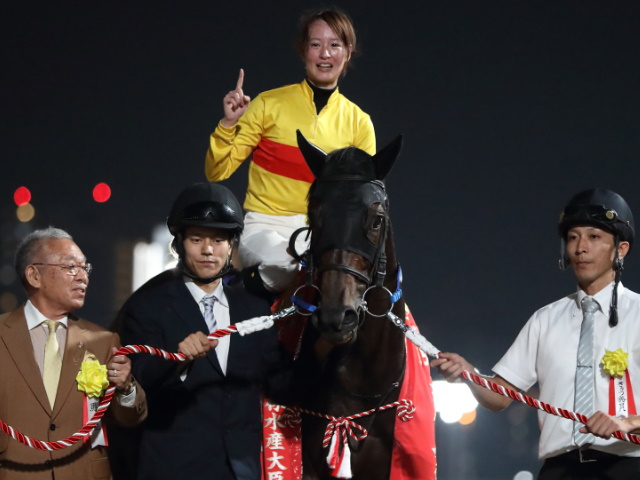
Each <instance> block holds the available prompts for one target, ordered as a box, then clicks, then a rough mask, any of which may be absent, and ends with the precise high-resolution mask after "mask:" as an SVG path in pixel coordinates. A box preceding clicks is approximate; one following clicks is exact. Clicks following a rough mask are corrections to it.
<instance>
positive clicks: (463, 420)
mask: <svg viewBox="0 0 640 480" xmlns="http://www.w3.org/2000/svg"><path fill="white" fill-rule="evenodd" d="M475 420H476V410H475V409H473V410H471V411H470V412H464V413H463V414H462V416H461V417H460V420H458V423H460V424H461V425H470V424H472V423H473V422H475Z"/></svg>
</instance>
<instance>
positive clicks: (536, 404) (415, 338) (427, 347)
mask: <svg viewBox="0 0 640 480" xmlns="http://www.w3.org/2000/svg"><path fill="white" fill-rule="evenodd" d="M387 317H388V318H389V320H391V322H392V323H393V324H394V325H395V326H397V327H398V328H400V330H402V331H403V332H404V334H405V336H406V337H407V338H408V339H409V340H411V341H412V342H413V343H414V344H415V345H416V346H417V347H419V348H420V350H422V351H423V352H424V353H426V354H427V355H429V356H430V357H434V358H438V356H439V353H440V352H441V350H438V349H437V348H436V347H435V346H433V344H432V343H431V342H429V341H428V340H427V339H426V338H425V337H424V336H423V335H421V334H420V333H418V332H417V331H415V330H411V329H410V328H409V327H407V326H406V325H405V324H404V321H402V320H401V319H400V318H399V317H397V316H396V315H394V314H392V313H388V314H387ZM461 375H462V376H463V377H464V378H466V379H467V380H470V381H472V382H473V383H475V384H476V385H480V386H481V387H484V388H486V389H488V390H491V391H493V392H495V393H498V394H500V395H502V396H503V397H509V398H510V399H512V400H516V401H517V402H520V403H524V404H525V405H529V406H530V407H533V408H537V409H539V410H542V411H543V412H546V413H549V414H551V415H556V416H558V417H564V418H567V419H569V420H573V421H575V422H580V423H582V424H586V423H587V420H589V417H587V416H585V415H582V414H581V413H575V412H572V411H570V410H565V409H564V408H556V407H554V406H552V405H549V404H547V403H544V402H541V401H540V400H536V399H535V398H533V397H530V396H528V395H525V394H523V393H519V392H516V391H514V390H511V389H508V388H505V387H503V386H502V385H498V384H497V383H494V382H492V381H490V380H487V379H486V378H483V377H481V376H479V375H476V374H474V373H471V372H469V371H468V370H463V371H462V374H461ZM612 435H613V436H614V437H616V438H617V439H618V440H623V441H625V442H631V443H635V444H638V445H640V436H638V435H634V434H632V433H623V432H621V431H619V430H618V431H615V432H613V434H612Z"/></svg>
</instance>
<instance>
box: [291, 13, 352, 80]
mask: <svg viewBox="0 0 640 480" xmlns="http://www.w3.org/2000/svg"><path fill="white" fill-rule="evenodd" d="M318 20H322V21H324V22H326V23H327V25H329V28H331V30H333V31H334V32H335V33H336V34H337V35H338V37H340V40H342V42H343V43H344V44H345V45H346V46H347V47H348V48H349V53H350V54H351V55H350V58H349V59H348V60H347V62H346V63H345V64H344V68H343V69H342V75H344V74H345V73H346V72H347V67H348V66H349V63H350V62H351V57H353V56H354V55H357V54H358V53H359V52H358V49H357V44H356V31H355V28H354V27H353V22H352V21H351V18H349V15H347V14H346V13H345V12H343V11H341V10H338V9H327V10H316V11H314V12H311V13H308V14H305V15H303V16H302V17H301V18H300V28H299V30H298V35H297V36H296V50H297V52H298V55H300V58H302V59H303V60H304V59H305V57H306V53H307V48H308V46H309V29H310V28H311V25H312V24H313V22H316V21H318Z"/></svg>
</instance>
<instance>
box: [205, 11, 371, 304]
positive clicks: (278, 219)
mask: <svg viewBox="0 0 640 480" xmlns="http://www.w3.org/2000/svg"><path fill="white" fill-rule="evenodd" d="M296 47H297V51H298V54H299V55H300V57H301V59H302V60H303V61H304V63H305V69H306V78H305V79H304V80H303V81H302V82H301V83H297V84H293V85H287V86H284V87H281V88H277V89H275V90H269V91H266V92H263V93H261V94H260V95H258V96H257V97H256V98H255V99H254V100H253V101H251V100H250V98H249V97H248V96H247V95H245V94H244V91H243V82H244V71H243V70H242V69H241V70H240V74H239V76H238V82H237V84H236V88H235V89H234V90H232V91H230V92H229V93H228V94H227V95H225V97H224V99H223V106H224V118H223V119H222V120H220V122H219V124H218V126H217V127H216V129H215V131H214V132H213V133H212V134H211V138H210V146H209V150H208V152H207V156H206V160H205V172H206V175H207V178H208V179H209V180H210V181H213V182H217V181H220V180H224V179H226V178H228V177H229V176H231V175H232V174H233V172H234V171H235V170H236V169H237V168H238V167H239V166H240V164H241V163H242V162H244V161H245V160H246V159H247V158H248V157H249V156H252V158H251V164H250V167H249V182H248V188H247V193H246V198H245V202H244V209H245V210H246V216H245V219H244V223H245V230H244V233H243V235H242V236H241V238H240V245H239V253H238V254H239V261H240V263H241V266H242V267H244V270H243V280H244V283H245V285H246V286H247V288H248V289H250V290H252V291H254V292H262V293H266V292H264V290H265V288H266V290H267V291H268V292H280V291H282V290H284V289H285V288H286V287H287V286H289V285H290V284H291V282H292V280H293V279H294V278H295V275H296V272H297V271H298V269H299V265H298V263H297V262H296V261H295V260H294V258H293V257H292V256H291V255H290V254H289V253H288V252H287V247H288V244H289V237H290V236H291V234H292V233H293V232H294V231H295V230H296V229H298V228H300V227H304V226H306V224H307V219H306V211H307V205H306V196H307V192H308V191H309V186H310V185H311V183H312V182H313V180H314V177H313V174H312V173H311V171H310V170H309V168H308V167H307V165H306V163H305V161H304V159H303V157H302V155H301V153H300V150H299V149H298V146H297V141H296V130H300V131H301V132H302V134H303V135H304V136H305V137H306V138H307V139H308V140H309V141H310V142H312V143H313V144H314V145H316V146H318V147H319V148H321V149H323V150H324V151H325V152H329V151H331V150H335V149H337V148H343V147H347V146H350V145H354V146H356V147H358V148H360V149H362V150H364V151H366V152H367V153H369V154H370V155H373V154H375V152H376V141H375V133H374V129H373V123H372V122H371V118H370V117H369V115H367V114H366V113H364V112H363V111H362V110H361V109H360V108H359V107H358V106H357V105H355V104H354V103H352V102H350V101H349V100H348V99H347V98H346V97H344V96H343V95H342V94H340V92H339V91H338V79H339V78H340V76H341V75H344V74H345V72H346V70H347V66H348V65H349V61H350V60H351V57H352V55H354V54H356V52H357V50H356V35H355V31H354V28H353V24H352V23H351V20H350V19H349V17H348V16H347V15H346V14H344V13H343V12H340V11H337V10H323V11H317V12H314V13H312V14H310V15H306V16H304V17H302V19H301V24H300V31H299V33H298V37H297V38H296ZM303 237H304V235H301V236H300V237H299V240H298V242H297V244H296V250H297V251H298V252H303V251H304V250H306V248H307V242H306V240H305V239H304V238H303Z"/></svg>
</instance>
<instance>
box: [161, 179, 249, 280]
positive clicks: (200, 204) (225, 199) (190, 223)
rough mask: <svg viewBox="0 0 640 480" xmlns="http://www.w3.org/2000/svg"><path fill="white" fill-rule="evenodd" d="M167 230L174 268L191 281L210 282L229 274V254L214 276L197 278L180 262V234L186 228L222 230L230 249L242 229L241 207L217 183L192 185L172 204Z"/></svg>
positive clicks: (227, 190) (181, 240) (182, 251)
mask: <svg viewBox="0 0 640 480" xmlns="http://www.w3.org/2000/svg"><path fill="white" fill-rule="evenodd" d="M167 227H169V231H170V232H171V235H173V237H174V238H173V241H172V242H171V249H172V250H173V251H174V252H175V253H176V254H177V255H178V268H180V269H181V270H182V272H183V273H184V274H185V275H186V276H188V277H189V278H191V279H193V280H196V281H198V282H201V283H211V282H213V281H215V280H217V279H218V278H221V277H223V276H224V275H226V274H227V273H229V271H230V270H231V268H232V265H231V255H229V257H228V259H227V263H226V264H225V266H224V267H223V268H222V269H221V270H220V272H218V274H217V275H216V276H214V277H211V278H200V277H198V276H197V275H195V274H194V273H193V272H192V271H191V270H189V268H188V267H187V266H186V265H185V262H184V254H185V251H184V244H183V241H184V231H185V229H186V228H187V227H208V228H217V229H220V230H226V231H227V232H228V233H229V243H230V244H231V245H232V246H233V244H234V243H235V240H236V239H237V238H238V237H239V236H240V234H241V233H242V230H243V228H244V221H243V215H242V207H241V206H240V203H239V202H238V200H237V199H236V197H235V196H234V195H233V193H231V191H230V190H229V189H228V188H227V187H224V186H223V185H220V184H217V183H209V182H202V183H196V184H193V185H191V186H189V187H187V188H185V189H184V190H183V191H182V192H181V193H180V195H178V198H176V200H175V202H173V206H172V207H171V212H170V213H169V217H168V218H167Z"/></svg>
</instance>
